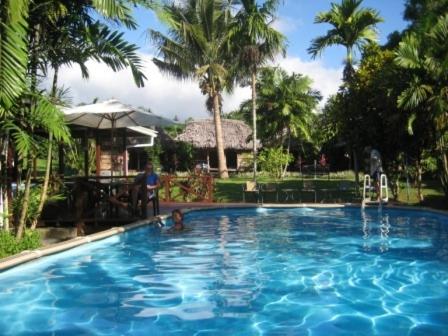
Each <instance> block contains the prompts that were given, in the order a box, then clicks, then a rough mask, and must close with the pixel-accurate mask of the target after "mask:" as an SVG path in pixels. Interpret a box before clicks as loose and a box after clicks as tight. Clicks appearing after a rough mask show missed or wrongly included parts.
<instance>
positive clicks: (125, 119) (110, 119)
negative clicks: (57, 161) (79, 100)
mask: <svg viewBox="0 0 448 336" xmlns="http://www.w3.org/2000/svg"><path fill="white" fill-rule="evenodd" d="M63 111H64V114H65V120H66V121H67V122H68V123H69V124H75V125H80V126H86V127H91V128H98V129H113V128H124V127H129V126H147V127H148V126H153V127H157V126H159V127H164V126H170V125H173V124H174V122H173V121H171V120H169V119H166V118H163V117H160V116H157V115H155V114H153V113H150V112H145V111H142V110H140V109H138V108H136V107H133V106H130V105H126V104H123V103H121V102H120V101H118V100H116V99H110V100H106V101H104V102H102V103H97V104H89V105H82V106H77V107H74V108H68V109H64V110H63Z"/></svg>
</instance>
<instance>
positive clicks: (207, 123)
mask: <svg viewBox="0 0 448 336" xmlns="http://www.w3.org/2000/svg"><path fill="white" fill-rule="evenodd" d="M222 134H223V140H224V149H234V150H239V151H248V150H251V149H252V146H253V145H252V140H250V141H248V139H250V137H251V135H252V129H251V128H250V127H249V126H248V125H247V124H246V123H245V122H244V121H241V120H233V119H222ZM176 140H177V141H183V142H188V143H191V144H192V145H193V146H194V147H196V148H201V149H211V148H216V137H215V123H214V122H213V120H212V119H204V120H198V121H191V122H189V123H187V126H186V127H185V130H184V131H183V133H182V134H180V135H178V136H177V137H176Z"/></svg>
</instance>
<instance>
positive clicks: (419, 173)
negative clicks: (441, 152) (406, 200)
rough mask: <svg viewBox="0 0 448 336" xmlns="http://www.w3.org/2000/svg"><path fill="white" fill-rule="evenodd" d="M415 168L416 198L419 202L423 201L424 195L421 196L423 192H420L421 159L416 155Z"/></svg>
mask: <svg viewBox="0 0 448 336" xmlns="http://www.w3.org/2000/svg"><path fill="white" fill-rule="evenodd" d="M415 168H416V171H417V174H416V176H415V179H416V181H415V182H416V183H415V184H416V185H417V198H418V201H419V202H423V201H424V197H423V193H422V165H421V160H420V156H419V157H417V160H416V162H415Z"/></svg>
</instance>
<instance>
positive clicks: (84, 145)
mask: <svg viewBox="0 0 448 336" xmlns="http://www.w3.org/2000/svg"><path fill="white" fill-rule="evenodd" d="M88 145H89V141H88V139H87V130H85V131H84V135H83V138H82V148H83V149H84V176H85V177H87V176H89V148H88Z"/></svg>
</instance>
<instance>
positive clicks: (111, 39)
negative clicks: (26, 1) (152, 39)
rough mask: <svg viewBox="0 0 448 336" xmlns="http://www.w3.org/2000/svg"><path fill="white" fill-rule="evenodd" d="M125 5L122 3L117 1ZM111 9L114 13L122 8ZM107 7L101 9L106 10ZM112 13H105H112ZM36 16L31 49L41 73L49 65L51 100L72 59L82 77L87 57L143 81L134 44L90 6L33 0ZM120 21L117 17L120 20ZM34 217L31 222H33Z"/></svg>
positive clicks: (127, 21)
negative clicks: (37, 42) (61, 72)
mask: <svg viewBox="0 0 448 336" xmlns="http://www.w3.org/2000/svg"><path fill="white" fill-rule="evenodd" d="M120 5H121V6H125V5H124V4H120ZM126 8H127V7H124V8H123V9H122V11H119V10H117V9H115V10H116V11H117V12H118V13H121V12H125V10H126ZM108 11H109V9H108V8H106V9H103V10H101V12H102V13H105V14H108V13H109V12H108ZM112 14H113V13H109V15H112ZM35 17H39V18H40V20H39V24H38V25H36V26H35V27H34V28H35V29H37V30H38V35H39V36H40V45H41V46H42V47H41V48H40V49H39V50H35V52H36V56H35V57H36V58H37V59H39V60H40V62H39V63H40V64H41V68H42V69H43V71H44V73H46V72H47V67H51V68H52V69H53V84H52V89H51V93H50V97H51V99H52V100H53V101H54V103H57V102H56V101H55V98H56V91H57V81H58V73H59V69H60V67H61V66H63V65H71V64H72V63H76V64H78V65H79V67H80V69H81V73H82V75H83V77H86V78H87V77H88V76H89V73H88V69H87V67H86V66H85V63H86V62H87V61H88V60H89V59H96V60H98V61H101V62H103V63H105V64H107V65H108V66H109V67H110V68H112V69H113V70H114V71H116V70H120V69H122V68H125V67H130V68H131V71H132V74H133V76H134V81H135V83H136V85H137V86H138V87H142V86H143V85H144V79H146V77H145V75H144V74H143V72H142V64H141V60H140V58H139V56H138V55H137V52H136V50H137V46H135V45H133V44H130V43H128V42H126V40H124V39H123V33H119V32H116V31H111V30H110V28H109V27H108V26H106V25H105V24H103V23H102V22H100V21H98V20H95V19H93V18H92V10H91V8H90V7H89V6H86V4H84V3H79V2H67V3H64V1H53V2H47V1H43V2H42V3H40V2H38V1H36V2H35V3H33V6H32V7H31V10H30V18H31V21H32V22H34V21H36V20H33V18H35ZM124 20H125V21H124V24H126V25H128V26H130V27H133V26H134V23H133V21H132V20H131V18H127V17H125V19H124ZM120 22H121V21H120ZM52 138H53V135H52V133H50V134H49V137H48V151H47V162H46V170H45V177H44V183H43V187H42V193H41V198H40V202H39V206H38V214H40V212H41V211H42V209H43V207H44V204H45V201H46V197H47V190H48V183H49V177H50V167H51V162H52V143H53V141H52ZM36 224H37V220H35V221H34V222H33V224H32V227H31V228H32V229H33V228H34V227H35V226H36Z"/></svg>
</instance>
